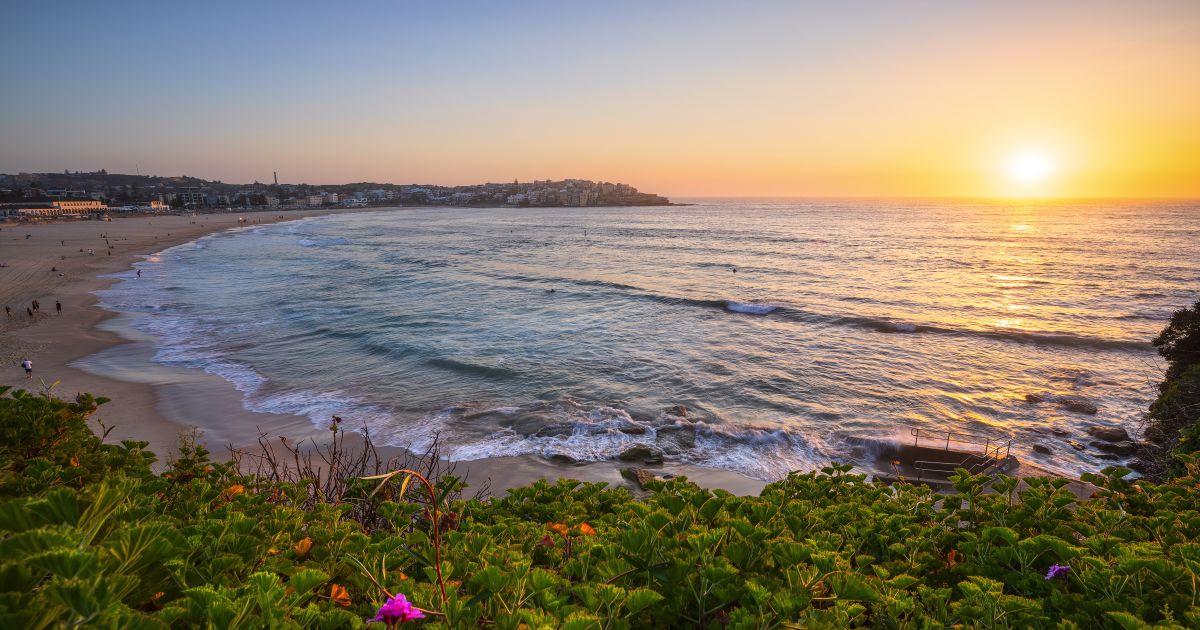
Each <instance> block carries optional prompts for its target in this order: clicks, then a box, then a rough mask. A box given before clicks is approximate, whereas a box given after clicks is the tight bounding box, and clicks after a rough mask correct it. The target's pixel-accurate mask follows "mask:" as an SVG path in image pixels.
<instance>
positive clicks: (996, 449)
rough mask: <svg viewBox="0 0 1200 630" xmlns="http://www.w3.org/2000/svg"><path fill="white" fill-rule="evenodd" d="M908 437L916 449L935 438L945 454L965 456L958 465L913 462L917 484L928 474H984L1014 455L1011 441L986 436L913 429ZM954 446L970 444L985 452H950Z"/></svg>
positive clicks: (952, 463) (925, 461)
mask: <svg viewBox="0 0 1200 630" xmlns="http://www.w3.org/2000/svg"><path fill="white" fill-rule="evenodd" d="M909 433H910V434H911V435H912V436H913V446H914V447H919V446H921V438H922V437H925V438H926V439H927V440H932V439H934V438H936V440H937V444H938V445H939V446H942V450H944V451H946V452H955V453H962V454H963V455H964V457H963V458H962V459H961V460H959V461H957V462H947V461H927V460H920V461H915V462H913V468H915V469H917V481H921V480H922V479H923V477H924V474H925V473H926V472H929V473H944V474H949V473H952V472H954V471H955V470H958V469H959V468H966V469H967V471H968V472H970V473H971V474H973V475H979V474H984V473H987V472H990V471H991V470H992V469H994V468H996V467H997V466H999V465H1001V464H1002V463H1003V462H1004V461H1006V460H1007V459H1008V458H1009V456H1010V455H1011V454H1012V439H1011V438H1009V439H1005V440H997V439H995V438H992V437H989V436H984V435H973V434H970V433H959V432H957V431H929V430H928V429H919V428H914V429H911V430H910V431H909ZM951 442H953V443H956V444H967V445H970V446H976V447H982V448H983V451H982V452H972V451H951V450H950V443H951ZM943 445H944V446H943ZM927 448H928V447H927ZM972 460H974V463H971V462H972ZM968 464H969V465H968Z"/></svg>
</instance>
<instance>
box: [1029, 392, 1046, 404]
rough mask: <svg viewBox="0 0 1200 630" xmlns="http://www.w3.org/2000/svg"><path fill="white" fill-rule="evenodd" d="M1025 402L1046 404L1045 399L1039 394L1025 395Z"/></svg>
mask: <svg viewBox="0 0 1200 630" xmlns="http://www.w3.org/2000/svg"><path fill="white" fill-rule="evenodd" d="M1025 402H1027V403H1040V402H1046V397H1045V396H1042V395H1041V394H1025Z"/></svg>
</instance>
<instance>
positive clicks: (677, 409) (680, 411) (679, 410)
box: [667, 405, 688, 418]
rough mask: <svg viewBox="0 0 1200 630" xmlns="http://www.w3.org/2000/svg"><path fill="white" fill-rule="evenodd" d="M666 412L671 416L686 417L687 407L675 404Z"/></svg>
mask: <svg viewBox="0 0 1200 630" xmlns="http://www.w3.org/2000/svg"><path fill="white" fill-rule="evenodd" d="M667 413H668V414H671V415H672V416H679V417H680V418H686V417H688V409H687V407H684V406H683V405H675V406H674V407H671V408H670V409H668V410H667Z"/></svg>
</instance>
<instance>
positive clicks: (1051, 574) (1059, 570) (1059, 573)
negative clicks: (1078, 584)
mask: <svg viewBox="0 0 1200 630" xmlns="http://www.w3.org/2000/svg"><path fill="white" fill-rule="evenodd" d="M1070 572H1071V567H1069V566H1067V565H1065V564H1054V565H1051V566H1050V570H1049V571H1046V579H1047V580H1053V579H1054V578H1058V577H1063V578H1065V577H1067V574H1068V573H1070Z"/></svg>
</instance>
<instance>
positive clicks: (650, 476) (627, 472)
mask: <svg viewBox="0 0 1200 630" xmlns="http://www.w3.org/2000/svg"><path fill="white" fill-rule="evenodd" d="M621 476H622V477H624V478H626V479H628V480H630V481H632V482H633V483H635V484H637V486H638V487H639V488H642V487H645V485H646V482H649V481H654V473H652V472H650V471H649V470H646V469H645V468H622V469H621Z"/></svg>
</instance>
